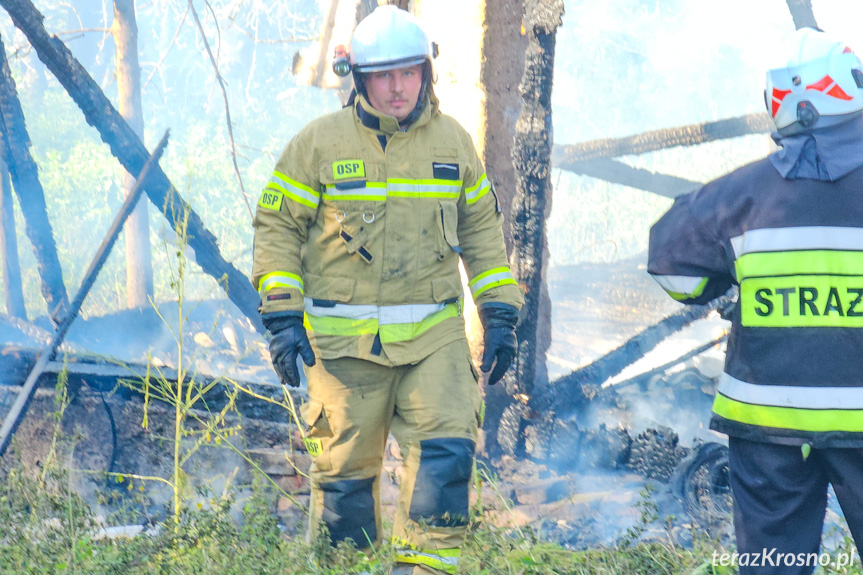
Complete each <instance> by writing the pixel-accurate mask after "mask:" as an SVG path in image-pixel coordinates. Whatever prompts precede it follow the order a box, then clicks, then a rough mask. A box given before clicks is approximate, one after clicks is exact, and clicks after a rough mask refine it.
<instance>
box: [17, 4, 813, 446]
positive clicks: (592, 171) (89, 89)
mask: <svg viewBox="0 0 863 575" xmlns="http://www.w3.org/2000/svg"><path fill="white" fill-rule="evenodd" d="M336 3H337V0H333V2H332V4H333V6H335V4H336ZM390 3H398V4H400V5H402V7H407V6H406V4H407V2H405V1H404V0H398V2H396V1H391V2H390ZM787 3H788V7H789V9H790V11H791V13H792V16H793V18H794V23H795V26H797V27H798V28H800V27H802V26H814V25H815V19H814V15H813V13H812V7H811V0H787ZM373 4H374V3H373V2H370V1H368V0H362V1H361V2H359V4H358V8H357V18H358V19H360V18H361V15H365V14H367V13H368V12H369V11H370V10H371V9H372V8H373ZM498 4H500V5H503V4H506V5H507V7H508V8H512V6H511V5H513V4H516V5H519V6H520V7H521V9H522V14H523V16H524V20H523V23H524V25H525V30H526V32H527V38H526V42H525V46H526V47H527V53H526V57H525V67H524V74H523V76H522V83H521V86H520V89H519V92H520V95H521V98H522V113H521V115H520V116H519V118H518V123H517V125H512V126H509V125H501V127H500V129H501V130H503V131H504V132H508V131H510V130H511V132H512V133H515V139H514V142H513V143H512V147H511V150H512V153H513V162H512V164H513V166H517V170H513V169H510V170H509V173H510V174H512V173H513V172H515V174H516V180H517V181H516V182H515V185H514V186H513V189H515V190H517V192H516V194H512V192H509V193H510V194H512V196H514V197H512V196H510V197H504V198H502V200H503V201H502V203H503V204H504V206H506V207H509V206H512V210H513V216H514V219H515V221H516V223H517V226H516V228H515V229H514V230H512V231H511V232H510V233H508V234H507V237H508V239H509V240H511V244H512V245H511V247H513V248H514V252H515V258H514V260H515V261H516V262H517V263H516V264H515V266H514V269H515V271H516V273H517V275H518V278H519V281H520V282H521V283H522V284H523V285H525V286H528V287H529V290H528V298H527V309H526V313H525V318H526V319H525V320H524V321H523V322H522V324H521V325H520V326H519V336H520V342H521V343H520V347H519V355H518V358H517V361H516V364H517V365H516V369H515V371H514V374H513V375H510V376H509V377H508V378H507V380H506V382H505V385H504V386H500V387H499V388H497V389H495V390H492V392H491V393H490V394H489V400H490V401H489V411H488V415H489V418H488V422H489V423H488V424H487V425H488V427H489V434H490V436H491V441H490V442H489V445H490V447H491V451H492V453H491V455H495V454H497V453H499V452H506V453H510V454H513V455H517V456H526V455H529V454H528V453H527V452H526V451H525V447H524V436H525V433H526V430H527V429H528V428H530V427H532V426H542V425H545V424H546V423H547V422H548V421H549V420H551V419H553V418H554V417H555V416H556V415H557V414H560V413H568V412H571V411H572V410H574V409H577V408H578V404H579V402H582V401H584V395H583V394H582V393H581V389H582V387H583V385H584V383H585V382H589V381H590V382H593V383H597V381H596V379H597V378H602V379H604V378H605V377H608V376H609V375H612V374H614V373H618V372H619V371H621V370H622V369H623V368H624V367H625V366H626V365H629V364H631V363H633V362H634V361H636V360H637V359H639V358H640V357H641V356H642V355H643V354H644V353H646V352H647V351H649V349H652V347H653V346H655V345H656V343H658V341H660V340H661V339H662V338H661V337H659V334H663V336H664V335H667V334H668V333H669V332H670V331H674V330H675V329H679V328H680V327H682V326H683V325H686V324H687V323H689V322H691V321H693V320H694V319H697V318H699V317H703V316H704V315H706V313H707V312H708V311H710V310H712V309H714V308H715V307H716V305H725V304H727V302H720V303H719V304H716V305H714V306H712V307H705V308H701V309H698V308H696V309H695V310H692V311H686V312H681V314H678V316H675V317H674V318H673V319H672V318H669V320H668V321H666V320H664V322H661V324H660V325H658V326H655V327H652V328H648V330H646V331H645V332H644V333H643V334H639V335H638V336H636V337H635V338H633V339H632V340H630V342H628V343H627V344H624V346H621V347H620V348H618V349H617V350H614V351H613V352H611V353H610V354H608V355H607V356H605V357H603V358H600V359H599V360H597V361H596V362H594V364H592V365H589V366H586V367H585V368H582V369H580V370H577V371H576V372H574V373H573V374H571V375H569V376H566V377H564V378H561V379H559V380H557V381H554V382H548V381H547V376H546V374H545V370H544V367H538V366H540V365H541V364H542V365H544V358H545V352H546V349H547V347H548V343H549V342H550V326H549V324H550V322H545V321H542V318H543V317H544V314H548V313H549V311H548V310H549V305H548V292H547V287H546V286H545V281H544V272H545V265H546V264H545V261H544V260H545V249H546V236H545V223H544V222H545V219H546V217H547V211H548V206H549V205H550V204H549V202H550V196H551V186H550V173H551V168H552V166H556V167H559V168H561V169H566V170H569V171H572V172H574V173H578V174H582V175H587V176H591V177H597V178H600V179H603V180H606V181H609V182H613V183H620V184H624V185H628V186H632V187H636V188H640V189H644V190H647V191H650V192H653V193H658V194H660V195H663V196H668V197H674V196H676V195H679V194H681V193H685V192H687V191H691V190H693V189H695V188H697V187H698V186H700V185H701V184H700V183H699V182H693V181H690V180H686V179H683V178H678V177H675V176H671V175H668V174H657V173H653V172H650V171H648V170H641V169H637V168H632V167H630V166H628V165H626V164H624V163H622V162H620V161H618V160H615V159H614V158H617V157H620V156H623V155H628V154H640V153H645V152H650V151H655V150H661V149H667V148H671V147H675V146H692V145H698V144H701V143H705V142H709V141H713V140H718V139H725V138H733V137H739V136H743V135H747V134H754V133H764V132H767V131H769V129H770V122H769V119H768V118H767V116H766V114H754V115H749V116H743V117H740V118H731V119H728V120H721V121H718V122H709V123H705V124H699V125H695V126H684V127H681V128H673V129H669V130H658V131H654V132H648V133H644V134H639V135H635V136H631V137H628V138H619V139H608V140H600V141H594V142H586V143H582V144H579V145H574V146H554V147H552V142H551V100H550V95H551V87H552V71H553V64H554V39H555V31H556V29H557V27H558V26H559V25H560V19H561V16H562V13H563V3H562V1H561V0H525V1H524V2H521V1H519V0H514V1H513V0H506V1H505V2H504V1H503V0H501V1H500V2H494V1H492V0H488V2H487V10H494V9H495V7H496V6H497V5H498ZM0 6H2V7H3V8H4V9H5V10H6V11H7V12H8V13H9V15H10V16H11V18H12V20H13V22H14V24H15V26H16V27H18V28H19V29H20V30H21V31H22V32H24V34H25V35H26V36H27V38H28V40H29V41H30V43H31V45H32V46H33V48H34V49H35V51H36V53H37V55H38V56H39V58H40V60H42V61H43V62H44V63H45V65H46V66H47V67H48V68H49V69H50V70H51V71H52V73H53V74H54V75H55V76H56V77H57V79H58V80H59V81H60V83H61V84H62V85H63V87H64V88H65V89H66V91H67V92H68V93H69V95H70V96H71V97H72V98H73V100H74V101H75V102H76V104H77V105H78V106H79V108H80V109H81V110H82V112H83V113H84V115H85V117H86V119H87V121H88V123H89V124H91V125H92V126H94V127H95V128H96V129H97V130H98V131H99V134H100V136H101V138H102V140H103V141H104V142H105V143H106V144H108V146H109V147H110V149H111V152H112V154H113V155H114V156H115V157H116V158H117V160H118V161H119V162H120V163H121V164H122V165H123V167H124V168H125V169H126V170H127V171H128V172H129V173H130V174H132V175H134V176H136V177H137V176H138V175H139V174H140V172H141V169H142V167H143V165H144V163H145V161H146V160H147V157H148V156H149V154H148V152H147V150H146V148H145V147H144V145H143V143H142V142H141V140H140V138H138V136H137V135H136V134H135V133H134V131H133V130H132V129H131V128H130V127H129V125H128V124H127V123H126V122H125V120H124V119H123V118H122V117H121V116H120V114H119V113H118V112H117V110H116V109H115V108H114V107H113V106H112V104H111V103H110V101H109V100H108V99H107V98H106V97H105V95H104V94H103V93H102V91H101V90H100V88H99V87H98V85H97V84H96V83H95V82H94V81H93V79H92V78H91V77H90V75H89V74H88V73H87V71H86V70H85V69H84V68H83V67H82V66H81V65H80V63H79V62H78V61H77V60H76V59H75V58H74V56H72V54H71V52H70V51H69V50H68V48H67V47H66V46H65V45H64V44H63V42H62V41H61V40H60V39H59V38H57V37H55V36H51V35H50V34H49V33H48V32H47V31H46V29H45V27H44V25H43V17H42V15H41V14H40V13H39V11H38V10H37V9H36V7H35V6H34V5H33V3H32V2H31V1H30V0H0ZM332 10H334V8H331V11H332ZM361 12H362V14H361ZM322 46H323V45H322ZM325 49H326V48H323V47H322V50H325ZM322 53H323V52H322ZM320 60H321V58H319V63H318V69H319V70H320ZM507 81H509V79H507ZM510 121H511V122H513V123H515V120H514V119H511V120H510ZM28 147H29V137H28V136H27V132H26V127H25V124H24V118H23V113H22V112H21V106H20V102H18V97H17V93H16V90H15V86H14V82H13V81H12V78H11V74H9V69H8V64H7V63H6V59H5V51H4V50H3V47H2V44H0V159H2V160H3V162H5V164H6V165H7V166H8V171H9V173H10V175H11V178H12V182H13V187H14V190H15V193H16V194H17V195H18V198H19V203H20V205H21V208H22V212H23V214H24V218H25V222H26V223H27V233H28V236H29V237H30V240H31V243H32V244H33V246H34V250H35V251H36V255H37V260H38V262H39V271H40V277H41V279H42V293H43V296H44V297H45V300H46V302H47V304H48V309H49V311H50V312H51V314H52V315H53V317H54V319H55V323H59V322H60V321H62V319H63V317H64V314H65V309H66V308H67V307H68V296H67V295H66V288H65V286H64V284H63V279H62V274H61V272H60V267H59V261H58V259H57V254H56V246H55V245H54V241H53V237H52V236H51V233H50V227H49V226H47V212H46V207H45V198H44V193H43V191H42V189H41V186H40V185H39V182H38V176H37V174H36V169H35V163H34V162H33V160H32V157H31V156H30V154H29V150H28ZM492 168H493V166H489V169H490V170H492ZM510 168H512V166H510ZM0 176H2V170H0ZM3 179H4V178H2V177H0V180H3ZM0 184H3V182H0ZM0 187H2V189H3V191H4V192H8V186H6V185H0ZM145 191H146V193H147V195H148V196H149V198H150V200H151V201H152V202H153V204H154V205H155V206H156V208H158V209H159V210H160V211H162V213H163V214H164V216H165V217H166V219H167V220H168V222H169V223H170V224H171V225H172V226H173V227H174V229H175V230H179V229H180V226H182V225H183V218H184V214H185V215H187V216H188V220H187V225H188V234H187V235H188V238H189V244H190V246H191V247H192V248H193V249H194V257H195V261H196V262H197V263H198V264H199V265H200V267H201V268H202V269H203V271H204V272H205V273H207V274H209V275H210V276H212V277H213V278H214V279H216V281H217V282H218V283H219V285H221V286H222V287H223V289H225V291H226V293H227V296H228V298H229V299H230V300H231V301H232V302H233V303H234V304H236V306H237V307H238V308H239V309H240V310H241V311H242V313H243V314H244V315H245V316H246V317H248V318H249V320H250V321H251V322H252V324H253V325H254V326H255V328H256V329H257V330H258V331H259V332H261V333H263V331H264V329H263V326H262V325H261V323H260V318H259V316H258V313H257V305H258V295H257V293H256V292H255V291H254V289H253V287H252V285H251V283H250V282H249V280H248V278H247V277H246V276H245V275H244V274H243V273H241V272H240V271H239V270H237V269H236V268H235V267H234V266H233V265H232V264H230V263H229V262H227V261H226V260H225V259H224V258H223V257H222V255H221V253H220V251H219V248H218V245H217V241H216V238H215V236H214V235H213V234H212V233H211V232H210V231H209V230H207V228H206V226H205V225H204V223H203V221H202V220H201V218H200V217H199V216H198V215H197V214H196V213H195V211H194V210H193V209H192V207H191V206H190V205H189V204H188V203H187V202H186V201H185V200H184V199H183V198H182V197H181V196H180V194H179V193H178V192H177V190H176V189H175V188H174V186H173V185H172V184H171V182H170V180H169V179H168V177H167V175H165V173H164V172H163V171H162V170H161V169H160V168H159V167H158V166H155V168H154V173H153V175H152V177H151V178H150V179H149V181H148V184H147V185H146V187H145ZM504 193H505V194H506V193H507V192H504ZM2 197H3V198H6V197H7V196H6V194H5V193H4V195H3V196H2ZM0 208H2V211H0V222H3V223H4V225H3V231H4V233H3V234H0V239H2V240H3V241H2V244H0V245H2V246H5V249H6V250H7V254H11V253H12V252H14V250H15V246H14V230H13V231H12V233H11V236H10V234H9V231H10V230H9V227H8V222H9V221H10V219H9V214H10V213H11V202H9V201H7V200H4V201H2V202H0ZM10 237H11V238H12V240H10ZM10 262H13V258H10V257H6V258H4V263H5V264H6V265H9V264H10ZM15 276H16V274H15V273H6V274H5V276H4V277H5V278H6V284H5V288H6V301H7V311H8V313H9V314H10V315H13V316H19V317H20V315H21V314H22V313H23V301H22V300H21V298H20V296H19V295H16V293H20V285H19V286H18V287H17V290H16V287H15V286H14V279H13V278H14V277H15ZM549 319H550V316H549ZM548 439H549V440H551V439H552V438H550V437H549V438H548Z"/></svg>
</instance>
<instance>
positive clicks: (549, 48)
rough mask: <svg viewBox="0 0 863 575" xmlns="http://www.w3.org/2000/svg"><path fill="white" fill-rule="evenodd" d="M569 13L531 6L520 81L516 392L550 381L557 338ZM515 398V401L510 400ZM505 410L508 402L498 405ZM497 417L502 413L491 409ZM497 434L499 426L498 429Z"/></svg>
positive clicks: (559, 7)
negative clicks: (555, 89) (555, 172)
mask: <svg viewBox="0 0 863 575" xmlns="http://www.w3.org/2000/svg"><path fill="white" fill-rule="evenodd" d="M562 16H563V2H562V1H561V0H546V1H533V2H528V3H527V4H526V5H525V27H526V29H527V30H528V47H527V54H526V55H525V66H524V74H523V76H522V80H521V84H520V85H519V94H520V95H521V98H522V109H521V114H520V115H519V117H518V120H517V121H516V125H515V140H514V143H513V150H512V159H513V166H514V168H515V173H516V193H515V198H514V199H513V203H512V216H513V217H512V240H513V266H512V269H513V271H514V272H515V275H516V277H517V278H518V281H519V283H520V285H521V286H522V287H523V289H524V290H525V304H524V308H523V309H522V310H521V319H520V321H519V325H518V327H517V330H516V331H517V335H518V354H517V356H516V359H515V362H514V363H515V369H514V370H513V371H512V372H510V373H511V375H510V377H508V378H506V379H505V385H506V386H507V390H508V391H509V392H510V394H511V395H512V394H516V393H521V394H532V393H533V390H534V388H535V387H536V386H537V385H540V386H541V385H544V384H545V382H546V380H547V374H546V372H545V354H546V351H547V349H548V345H549V343H550V341H551V333H550V330H551V321H550V316H551V305H550V300H549V296H548V290H547V288H546V286H545V267H546V251H547V245H546V234H545V220H546V218H547V217H548V213H549V211H550V208H551V189H552V186H551V146H552V124H551V91H552V84H553V72H554V48H555V37H556V31H557V28H558V26H560V24H561V18H562ZM510 401H511V399H510ZM495 407H497V408H498V409H496V410H495V411H500V412H501V413H502V411H503V410H502V409H499V408H500V407H503V406H495ZM490 415H491V416H492V420H493V421H496V420H497V419H498V417H497V416H499V414H498V413H491V414H490ZM493 433H496V430H493Z"/></svg>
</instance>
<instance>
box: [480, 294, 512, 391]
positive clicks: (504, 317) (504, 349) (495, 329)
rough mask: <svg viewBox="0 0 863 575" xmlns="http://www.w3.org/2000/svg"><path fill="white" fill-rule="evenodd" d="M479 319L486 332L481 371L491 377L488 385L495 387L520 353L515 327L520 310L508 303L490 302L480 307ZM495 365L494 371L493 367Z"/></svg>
mask: <svg viewBox="0 0 863 575" xmlns="http://www.w3.org/2000/svg"><path fill="white" fill-rule="evenodd" d="M479 319H480V321H482V327H483V329H484V330H485V337H484V338H483V351H482V365H481V366H480V369H481V370H483V371H484V372H486V373H488V371H489V370H491V375H490V376H489V377H488V384H489V385H494V384H495V383H497V382H498V381H500V379H501V378H502V377H503V374H504V373H506V370H507V369H509V366H510V364H512V360H513V358H515V354H516V352H517V351H518V341H517V340H516V337H515V326H516V324H517V323H518V309H516V308H515V306H511V305H509V304H507V303H499V302H490V303H486V304H482V305H480V306H479ZM492 365H494V369H493V370H492V369H491V367H492Z"/></svg>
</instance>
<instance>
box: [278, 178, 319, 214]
mask: <svg viewBox="0 0 863 575" xmlns="http://www.w3.org/2000/svg"><path fill="white" fill-rule="evenodd" d="M266 189H268V190H276V191H278V192H281V193H282V194H284V195H285V197H287V198H288V199H291V200H293V201H295V202H298V203H300V204H302V205H304V206H307V207H309V208H317V207H318V204H319V203H320V202H321V194H319V193H318V192H316V191H315V190H313V189H312V188H310V187H309V186H307V185H305V184H303V183H300V182H298V181H296V180H292V179H291V178H289V177H288V176H286V175H285V174H283V173H281V172H279V171H278V170H276V171H274V172H273V176H272V177H271V178H270V183H268V184H267V187H266Z"/></svg>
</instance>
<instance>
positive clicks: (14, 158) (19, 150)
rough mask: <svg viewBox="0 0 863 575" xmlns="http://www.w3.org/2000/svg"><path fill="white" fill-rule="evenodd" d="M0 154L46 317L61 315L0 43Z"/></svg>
mask: <svg viewBox="0 0 863 575" xmlns="http://www.w3.org/2000/svg"><path fill="white" fill-rule="evenodd" d="M0 137H2V142H0V155H2V159H3V161H5V162H6V166H7V167H8V168H9V175H10V176H11V178H12V184H13V186H14V188H15V193H16V194H17V195H18V205H19V206H21V213H22V215H23V216H24V227H25V230H26V232H27V237H28V238H30V243H31V244H32V246H33V252H34V253H35V255H36V261H37V265H38V267H39V276H40V278H41V279H42V296H43V297H44V298H45V303H46V304H47V308H48V314H49V315H52V316H53V315H59V316H62V315H63V313H65V310H66V308H67V307H69V296H68V295H67V294H66V286H65V285H64V283H63V270H62V269H61V267H60V258H59V257H58V256H57V245H56V244H55V243H54V235H53V233H52V231H51V222H50V221H49V220H48V211H47V208H46V205H45V192H44V190H43V189H42V184H41V182H40V181H39V172H38V170H37V168H36V162H35V161H33V156H31V155H30V136H29V134H28V133H27V125H26V124H25V122H24V111H23V110H22V109H21V102H20V100H18V91H17V90H16V88H15V81H14V80H13V79H12V72H11V70H9V63H8V62H7V61H6V49H5V47H4V46H3V41H2V40H0Z"/></svg>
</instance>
